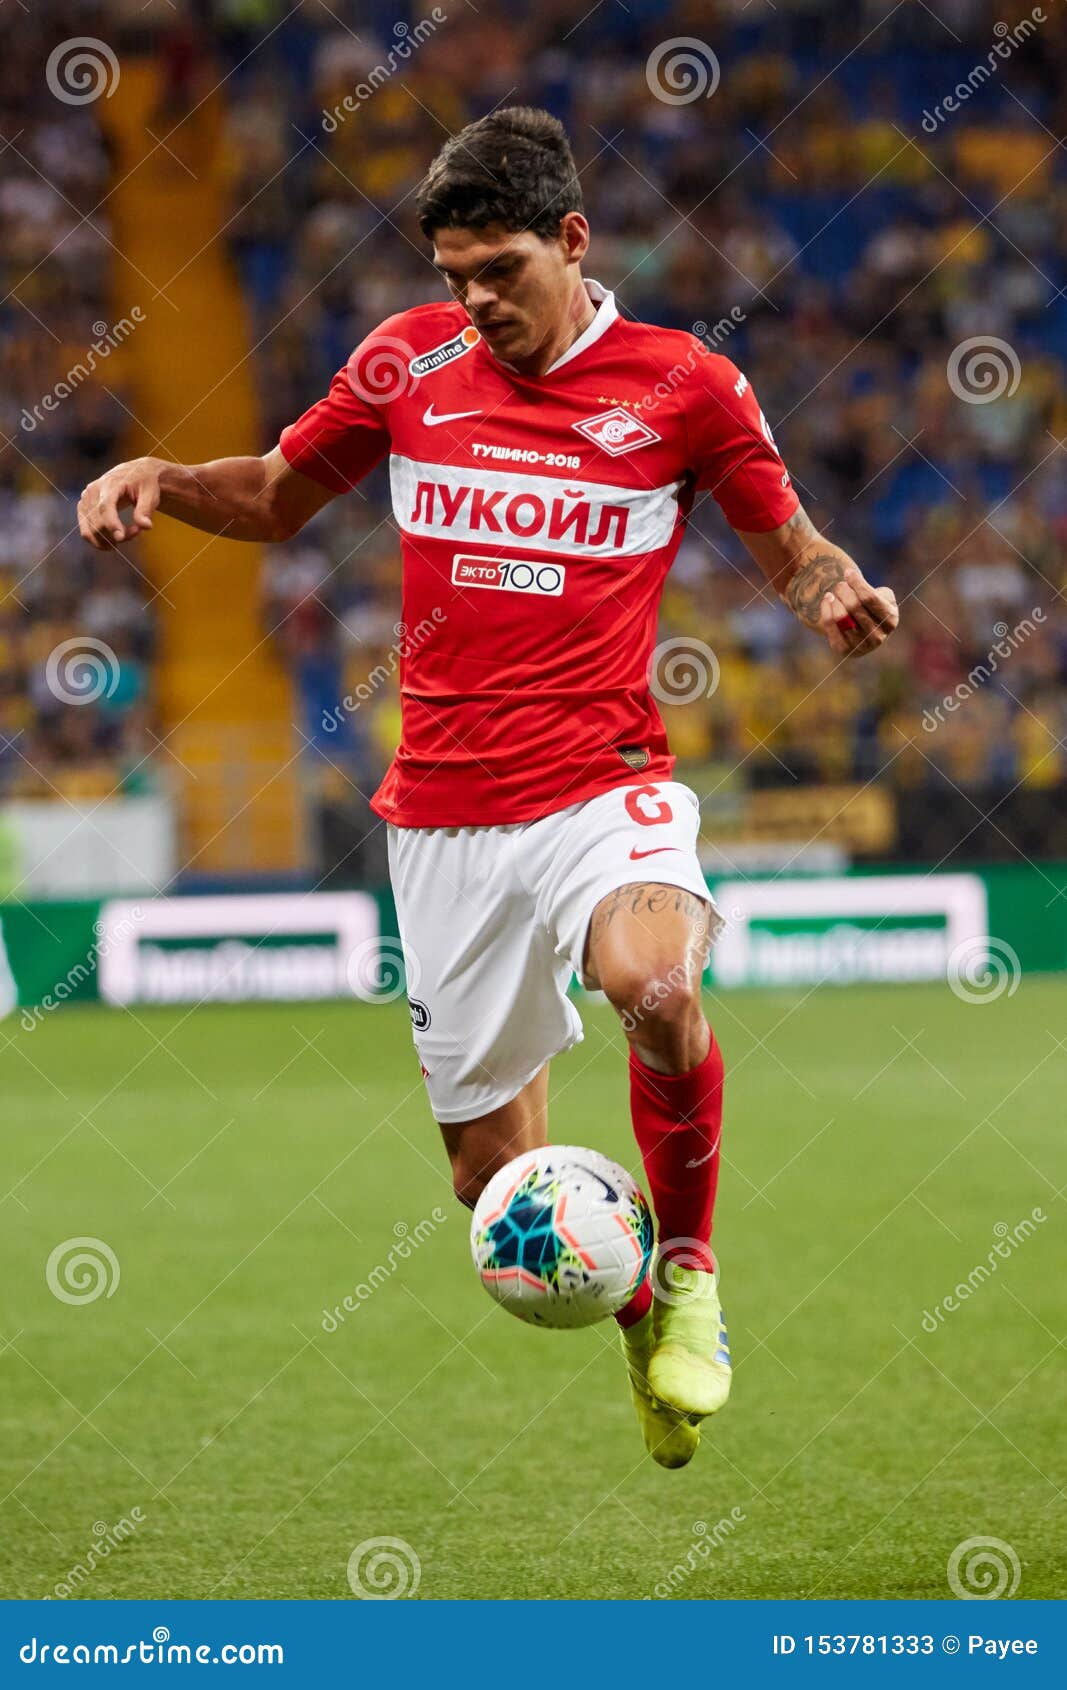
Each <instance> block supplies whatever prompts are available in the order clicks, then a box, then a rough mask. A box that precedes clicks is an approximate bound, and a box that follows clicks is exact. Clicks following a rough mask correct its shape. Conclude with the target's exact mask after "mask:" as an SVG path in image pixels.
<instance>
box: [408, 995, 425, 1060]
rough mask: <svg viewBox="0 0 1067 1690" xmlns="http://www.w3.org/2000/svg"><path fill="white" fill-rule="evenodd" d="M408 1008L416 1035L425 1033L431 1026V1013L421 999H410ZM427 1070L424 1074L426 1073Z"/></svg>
mask: <svg viewBox="0 0 1067 1690" xmlns="http://www.w3.org/2000/svg"><path fill="white" fill-rule="evenodd" d="M408 1008H409V1009H410V1010H411V1025H412V1026H413V1027H414V1029H415V1031H416V1033H424V1032H425V1031H426V1029H427V1027H428V1026H429V1025H430V1012H429V1010H428V1009H427V1007H426V1005H425V1004H424V1003H423V1002H422V1001H421V999H419V998H410V999H409V1000H408ZM425 1072H426V1070H425V1068H424V1069H423V1073H425Z"/></svg>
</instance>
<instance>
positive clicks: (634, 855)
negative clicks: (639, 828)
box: [630, 845, 681, 863]
mask: <svg viewBox="0 0 1067 1690" xmlns="http://www.w3.org/2000/svg"><path fill="white" fill-rule="evenodd" d="M680 849H681V847H680V846H678V845H657V846H656V847H655V848H654V849H653V850H651V851H639V850H638V849H637V846H636V845H635V846H634V847H633V849H632V850H631V852H630V861H631V862H632V863H639V862H640V861H641V858H642V857H658V856H659V854H660V852H661V851H678V850H680Z"/></svg>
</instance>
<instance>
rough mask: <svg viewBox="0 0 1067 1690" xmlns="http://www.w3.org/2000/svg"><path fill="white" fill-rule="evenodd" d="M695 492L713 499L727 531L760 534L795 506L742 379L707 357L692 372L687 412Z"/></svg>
mask: <svg viewBox="0 0 1067 1690" xmlns="http://www.w3.org/2000/svg"><path fill="white" fill-rule="evenodd" d="M688 421H689V442H690V450H691V452H692V455H693V463H692V468H693V472H694V474H695V476H696V485H697V487H698V489H700V490H702V491H706V492H709V493H711V494H713V495H714V497H715V499H716V500H717V502H718V504H719V506H720V508H721V510H722V513H723V515H724V516H725V518H726V520H727V522H728V523H729V524H730V527H731V528H737V529H740V530H741V531H742V532H744V533H749V534H766V533H770V531H771V530H772V529H775V528H780V527H781V526H782V524H783V522H788V521H789V518H790V517H791V516H792V515H793V513H794V511H795V510H796V509H797V507H798V505H799V504H800V500H799V499H798V498H797V495H796V493H795V492H794V491H793V484H792V482H791V481H790V479H789V472H788V470H787V469H786V467H785V464H784V463H783V462H782V459H781V457H780V455H779V452H778V448H777V446H776V445H775V443H774V436H773V435H772V433H771V430H770V426H769V424H768V422H767V419H766V417H765V416H764V415H763V412H762V411H761V410H760V408H759V404H758V402H757V399H756V395H755V394H754V393H753V391H752V388H751V386H750V385H749V381H748V377H747V376H745V375H743V374H742V373H741V371H740V370H739V369H738V368H737V365H736V364H732V363H731V362H730V360H729V358H723V357H722V356H720V355H719V354H717V353H708V354H707V357H706V359H705V360H703V361H702V363H701V365H700V366H699V368H698V370H697V372H696V378H695V381H694V384H693V398H692V403H691V406H690V408H689V412H688Z"/></svg>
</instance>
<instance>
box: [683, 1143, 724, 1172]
mask: <svg viewBox="0 0 1067 1690" xmlns="http://www.w3.org/2000/svg"><path fill="white" fill-rule="evenodd" d="M718 1148H719V1147H718V1145H717V1144H715V1145H712V1147H711V1149H710V1150H709V1151H708V1153H707V1155H706V1156H691V1157H690V1158H689V1161H688V1162H687V1163H686V1167H687V1168H702V1167H703V1166H704V1163H705V1162H710V1161H711V1158H712V1157H713V1156H714V1154H715V1152H716V1150H717V1149H718Z"/></svg>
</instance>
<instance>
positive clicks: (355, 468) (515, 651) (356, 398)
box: [280, 282, 798, 827]
mask: <svg viewBox="0 0 1067 1690" xmlns="http://www.w3.org/2000/svg"><path fill="white" fill-rule="evenodd" d="M586 285H587V287H588V289H589V294H590V297H591V299H592V300H593V302H594V304H595V305H596V306H597V312H596V316H595V317H594V319H593V322H592V323H591V325H590V326H589V328H587V329H586V330H585V332H584V333H583V334H582V335H581V336H580V337H579V338H578V339H577V340H576V341H575V342H574V344H573V345H572V346H571V347H570V348H569V350H568V351H567V352H566V353H564V355H563V356H562V357H561V358H559V359H558V360H557V361H556V363H555V364H553V365H552V367H551V368H550V369H549V370H547V371H546V372H545V374H544V375H541V376H527V375H522V374H520V373H519V372H518V371H516V370H514V369H512V368H511V367H510V366H508V365H507V364H504V363H502V362H501V361H500V360H498V359H497V358H496V357H494V355H493V353H492V352H491V351H490V349H489V347H488V346H487V345H486V343H485V342H484V341H483V339H482V337H481V336H480V335H479V334H478V332H477V330H476V329H474V328H473V327H472V326H471V323H470V320H469V318H468V317H467V313H466V312H465V311H464V309H463V308H462V306H460V305H456V304H452V303H444V304H435V305H420V306H416V307H415V308H414V309H413V310H410V311H402V312H400V313H399V314H398V315H396V316H395V317H390V318H388V319H387V321H386V322H384V323H383V324H382V325H381V327H380V328H378V329H375V330H374V332H373V333H372V334H370V335H368V337H367V339H366V340H365V341H363V343H362V344H361V345H360V346H359V347H357V349H356V351H355V352H354V353H353V354H352V357H351V358H350V359H349V361H348V364H347V366H346V367H345V369H343V370H339V371H338V373H337V375H336V376H335V377H334V379H333V381H332V383H331V386H330V391H329V394H328V395H327V396H326V398H324V399H320V400H319V402H318V403H317V404H316V405H313V406H312V407H311V409H310V410H309V411H306V412H305V414H304V415H303V416H302V417H301V418H300V420H299V421H298V422H295V423H293V424H292V425H291V426H290V427H289V428H287V429H285V430H284V432H283V434H282V437H281V441H280V445H281V450H282V452H283V454H284V456H285V458H286V460H287V462H288V463H289V464H291V465H292V467H293V468H294V469H296V470H299V471H300V473H301V474H303V475H307V476H309V477H310V478H311V479H312V480H314V481H318V482H320V483H321V484H322V485H323V486H325V487H329V488H331V489H332V490H333V491H334V492H337V493H344V492H347V491H348V489H349V488H351V487H353V486H354V485H355V483H356V482H357V481H359V480H360V478H361V477H362V476H364V475H366V474H367V473H368V471H369V470H371V469H372V468H373V467H374V465H375V464H376V463H378V462H379V461H380V460H381V459H382V458H383V457H384V456H385V454H386V453H387V452H388V453H389V469H390V480H391V489H392V504H393V514H394V517H395V519H396V523H397V527H398V528H399V530H400V535H401V551H402V561H403V609H402V616H403V623H404V627H405V630H406V632H405V634H404V636H403V639H402V641H401V650H400V690H401V708H402V724H403V725H402V733H401V743H400V748H399V750H398V751H397V754H396V757H395V759H394V761H393V763H392V766H391V767H390V769H389V771H388V773H387V775H386V777H385V779H384V781H383V782H382V784H381V786H380V788H379V789H378V792H377V794H376V795H375V798H374V807H375V809H376V810H377V812H378V814H379V815H381V816H383V817H384V818H385V819H386V820H387V821H390V822H394V823H396V824H397V825H398V826H401V827H471V826H488V825H493V824H502V823H508V822H523V821H531V820H534V819H535V818H538V817H540V816H543V815H548V814H550V813H551V812H552V811H554V810H560V809H563V808H564V807H565V806H567V805H569V804H574V803H577V802H578V801H579V800H580V799H583V798H591V797H593V796H595V794H597V793H599V792H604V791H606V790H607V789H608V788H609V787H612V786H618V785H620V784H623V783H626V782H632V781H633V779H634V774H635V771H637V772H640V774H641V776H642V779H643V780H646V781H654V780H663V779H667V778H669V776H670V774H671V771H672V769H673V765H674V759H673V758H672V757H671V754H670V751H669V748H668V745H667V736H666V733H665V731H664V727H663V723H662V721H661V720H660V716H659V712H658V711H657V709H656V705H655V701H654V699H653V698H652V697H651V695H650V691H649V664H650V660H651V657H652V652H653V647H654V644H655V638H656V621H657V614H658V609H659V602H660V597H661V595H662V591H663V584H664V580H665V579H666V575H667V571H668V570H669V569H670V567H671V564H672V562H673V561H674V557H675V554H676V552H677V550H678V546H679V542H680V540H681V537H682V532H683V529H684V526H685V519H686V516H687V514H688V512H689V509H690V507H691V505H692V502H693V497H694V494H695V493H696V492H697V491H699V490H701V489H707V490H709V491H710V492H711V493H712V494H713V495H714V497H715V498H716V500H717V501H718V503H719V505H720V506H721V508H722V511H723V514H724V515H725V517H726V520H727V521H728V522H729V523H730V524H731V525H732V526H733V527H734V528H738V529H742V530H747V531H749V532H765V531H768V530H770V529H774V528H778V527H780V526H781V524H782V523H783V522H786V521H787V520H788V519H789V517H791V516H792V515H793V512H794V511H795V510H796V508H797V504H798V500H797V497H796V494H795V493H794V492H793V489H792V487H791V485H790V481H789V476H788V475H787V473H786V471H785V468H784V466H783V464H782V460H781V458H780V457H779V455H778V452H777V450H776V448H775V445H774V441H773V439H772V438H771V432H770V429H769V428H768V426H767V423H766V420H765V418H764V416H763V413H762V411H761V410H760V408H759V405H758V404H757V403H756V399H755V396H754V394H753V392H752V389H751V387H750V386H749V384H748V381H747V379H746V377H745V376H743V375H742V374H741V373H740V372H739V371H738V370H737V368H736V367H735V366H734V365H733V364H732V363H731V362H730V361H729V359H727V358H723V357H721V356H719V355H718V354H715V353H711V352H709V351H708V349H707V347H706V346H705V345H704V343H703V342H702V341H700V340H697V339H696V337H695V336H693V335H691V334H686V333H684V332H682V331H680V330H676V329H661V328H655V327H653V326H651V325H650V324H647V323H631V322H628V321H626V320H625V319H624V318H622V317H620V316H619V314H618V311H617V310H616V307H615V302H614V299H613V297H612V295H611V294H610V293H606V292H605V291H604V289H603V288H601V287H599V285H598V284H597V283H595V282H588V283H587V284H586Z"/></svg>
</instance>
